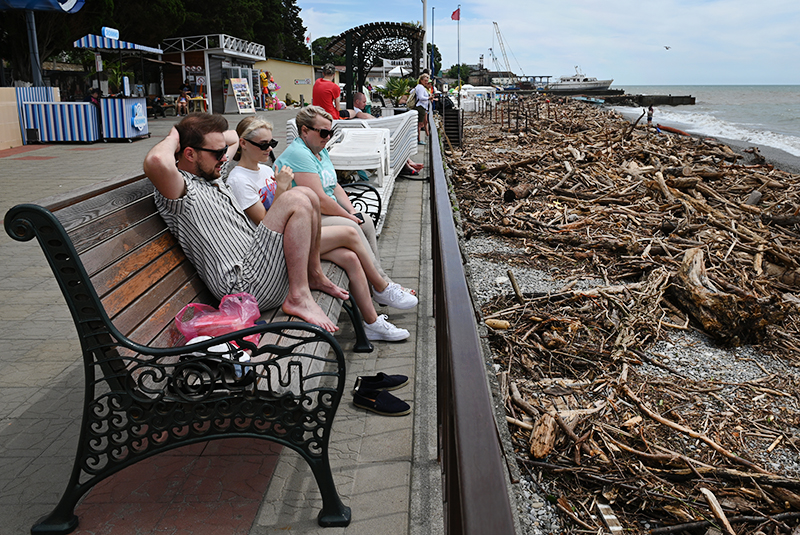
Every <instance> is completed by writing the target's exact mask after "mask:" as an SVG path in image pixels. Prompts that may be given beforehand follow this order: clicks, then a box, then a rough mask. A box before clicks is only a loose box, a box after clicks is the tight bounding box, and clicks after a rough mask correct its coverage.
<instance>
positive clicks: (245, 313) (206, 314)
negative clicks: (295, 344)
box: [175, 293, 261, 344]
mask: <svg viewBox="0 0 800 535" xmlns="http://www.w3.org/2000/svg"><path fill="white" fill-rule="evenodd" d="M260 315H261V312H259V310H258V302H257V301H256V298H255V297H253V296H252V295H250V294H248V293H240V294H233V295H226V296H225V297H223V298H222V301H220V303H219V310H217V309H216V308H214V307H212V306H209V305H202V304H199V303H189V304H188V305H186V306H185V307H183V308H182V309H181V311H180V312H178V315H177V316H175V324H176V325H177V327H178V330H179V331H180V332H181V334H182V335H183V336H184V338H186V340H191V339H192V338H195V337H196V336H212V337H214V336H221V335H223V334H228V333H232V332H233V331H238V330H240V329H246V328H247V327H252V326H253V325H255V322H256V320H257V319H258V318H259V316H260ZM259 338H260V335H258V334H254V335H251V336H248V337H246V338H245V340H247V341H248V342H253V343H254V344H255V343H258V339H259Z"/></svg>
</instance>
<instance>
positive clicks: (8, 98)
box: [0, 87, 61, 150]
mask: <svg viewBox="0 0 800 535" xmlns="http://www.w3.org/2000/svg"><path fill="white" fill-rule="evenodd" d="M53 100H54V101H55V102H61V93H60V92H59V90H58V88H57V87H54V88H53ZM21 146H22V134H21V133H20V129H19V111H18V109H17V95H16V91H15V88H13V87H0V150H5V149H11V148H14V147H21Z"/></svg>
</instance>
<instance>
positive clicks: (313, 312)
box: [281, 297, 339, 333]
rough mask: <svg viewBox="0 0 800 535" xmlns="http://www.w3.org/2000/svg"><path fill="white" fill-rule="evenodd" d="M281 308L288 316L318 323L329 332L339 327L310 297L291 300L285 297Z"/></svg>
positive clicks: (333, 331)
mask: <svg viewBox="0 0 800 535" xmlns="http://www.w3.org/2000/svg"><path fill="white" fill-rule="evenodd" d="M281 309H282V310H283V311H284V312H285V313H287V314H289V315H290V316H297V317H298V318H300V319H302V320H304V321H307V322H308V323H313V324H314V325H319V326H320V327H322V328H323V329H325V330H326V331H328V332H329V333H335V332H336V331H338V330H339V327H337V326H336V325H335V324H334V323H333V322H332V321H331V320H330V319H329V318H328V316H327V315H326V314H325V313H324V312H323V311H322V309H321V308H320V307H319V305H318V304H316V303H315V302H314V301H312V300H311V298H307V299H304V300H300V301H292V300H290V299H289V298H288V297H287V298H286V301H284V302H283V306H282V307H281Z"/></svg>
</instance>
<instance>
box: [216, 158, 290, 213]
mask: <svg viewBox="0 0 800 535" xmlns="http://www.w3.org/2000/svg"><path fill="white" fill-rule="evenodd" d="M228 186H230V188H231V190H232V191H233V195H234V197H236V202H238V203H239V206H240V207H241V208H242V210H246V209H248V208H250V207H251V206H253V205H254V204H255V203H257V202H260V203H262V204H263V205H264V208H266V209H267V210H269V207H270V206H272V201H273V200H274V199H275V189H276V188H277V187H278V183H277V182H275V173H274V172H273V171H272V168H270V167H269V166H268V165H264V164H261V163H260V164H258V171H253V170H252V169H246V168H244V167H242V166H241V165H237V166H236V167H234V168H233V169H232V170H231V172H230V174H229V175H228Z"/></svg>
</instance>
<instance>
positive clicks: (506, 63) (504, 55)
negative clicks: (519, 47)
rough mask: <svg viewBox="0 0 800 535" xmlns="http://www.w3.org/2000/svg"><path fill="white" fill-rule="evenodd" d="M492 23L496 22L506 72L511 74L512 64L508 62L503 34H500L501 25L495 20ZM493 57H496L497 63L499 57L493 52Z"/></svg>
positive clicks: (495, 29)
mask: <svg viewBox="0 0 800 535" xmlns="http://www.w3.org/2000/svg"><path fill="white" fill-rule="evenodd" d="M492 24H494V31H495V33H496V34H497V44H499V45H500V53H501V54H503V61H504V62H505V68H506V73H508V76H511V65H509V63H508V56H507V55H506V47H505V45H504V44H503V36H502V35H501V34H500V26H499V25H498V24H497V23H496V22H493V23H492ZM492 57H494V59H495V65H496V64H497V57H495V56H494V54H492Z"/></svg>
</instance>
